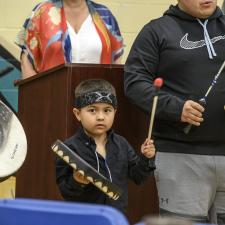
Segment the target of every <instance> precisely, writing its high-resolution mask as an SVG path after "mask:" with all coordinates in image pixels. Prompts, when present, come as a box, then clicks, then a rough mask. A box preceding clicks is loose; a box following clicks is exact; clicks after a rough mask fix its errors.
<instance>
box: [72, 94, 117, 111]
mask: <svg viewBox="0 0 225 225" xmlns="http://www.w3.org/2000/svg"><path fill="white" fill-rule="evenodd" d="M94 103H108V104H110V105H112V106H113V108H117V99H116V96H115V95H114V94H112V93H109V92H104V91H96V92H89V93H86V94H83V95H81V96H79V97H77V98H76V99H75V107H76V108H78V109H80V108H83V107H85V106H87V105H91V104H94Z"/></svg>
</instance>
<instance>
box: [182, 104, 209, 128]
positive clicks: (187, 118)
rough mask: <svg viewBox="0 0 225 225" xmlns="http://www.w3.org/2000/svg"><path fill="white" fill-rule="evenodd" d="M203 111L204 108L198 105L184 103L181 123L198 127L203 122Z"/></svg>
mask: <svg viewBox="0 0 225 225" xmlns="http://www.w3.org/2000/svg"><path fill="white" fill-rule="evenodd" d="M204 110H205V109H204V107H203V106H202V105H200V104H199V103H197V102H194V101H192V100H188V101H186V102H185V103H184V107H183V111H182V114H181V121H182V122H186V123H189V124H192V125H194V126H200V124H201V123H202V122H203V118H202V113H203V112H204Z"/></svg>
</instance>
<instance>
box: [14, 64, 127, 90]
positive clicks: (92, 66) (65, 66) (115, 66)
mask: <svg viewBox="0 0 225 225" xmlns="http://www.w3.org/2000/svg"><path fill="white" fill-rule="evenodd" d="M123 67H124V65H123V64H88V63H65V64H61V65H59V66H57V67H54V68H52V69H49V70H47V71H44V72H42V73H38V74H36V75H34V76H31V77H28V78H26V79H21V80H17V81H15V82H14V85H16V86H20V85H23V84H25V83H28V82H31V81H33V80H36V79H39V78H41V77H43V76H47V75H49V74H51V73H54V72H56V71H58V70H62V69H66V70H67V72H68V73H72V71H73V70H77V69H85V68H86V69H89V70H92V69H100V68H105V69H123Z"/></svg>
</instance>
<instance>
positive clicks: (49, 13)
mask: <svg viewBox="0 0 225 225" xmlns="http://www.w3.org/2000/svg"><path fill="white" fill-rule="evenodd" d="M86 1H87V5H88V9H89V12H90V14H91V16H92V19H93V22H94V25H95V27H96V30H97V32H98V34H99V37H100V39H101V42H102V52H101V61H100V63H102V64H110V63H114V62H115V60H116V59H118V58H119V57H120V56H121V55H122V54H123V39H122V36H121V34H120V30H119V27H118V24H117V21H116V19H115V17H114V16H113V15H112V13H111V12H110V11H109V9H108V8H107V7H105V6H103V5H100V4H97V3H94V2H92V1H90V0H86ZM16 44H17V45H19V46H20V47H21V49H22V52H25V53H27V55H28V58H29V60H30V62H31V63H32V65H33V67H34V69H35V70H36V71H37V72H42V71H45V70H48V69H50V68H52V67H55V66H57V65H60V64H63V63H70V62H71V60H72V56H71V41H70V37H69V34H68V28H67V24H66V19H65V13H64V8H63V3H62V1H61V0H48V1H44V2H42V3H40V4H38V5H37V6H36V7H35V8H34V9H33V11H32V14H31V16H30V17H29V18H27V19H26V21H25V23H24V25H23V29H22V30H21V31H20V32H19V34H18V36H17V39H16Z"/></svg>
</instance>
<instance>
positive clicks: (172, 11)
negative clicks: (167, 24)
mask: <svg viewBox="0 0 225 225" xmlns="http://www.w3.org/2000/svg"><path fill="white" fill-rule="evenodd" d="M164 15H168V16H175V17H178V18H180V19H183V20H189V21H194V20H195V21H196V17H193V16H191V15H189V14H187V13H185V12H184V11H182V10H180V9H179V7H178V5H176V6H173V5H171V6H170V7H169V9H168V10H167V11H166V12H165V13H164ZM221 16H223V13H222V11H221V10H220V8H219V7H218V6H217V7H216V10H215V12H214V13H213V14H212V15H211V16H210V17H209V18H207V19H208V20H213V19H216V18H219V17H221Z"/></svg>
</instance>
